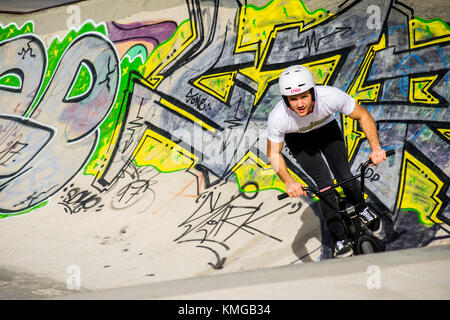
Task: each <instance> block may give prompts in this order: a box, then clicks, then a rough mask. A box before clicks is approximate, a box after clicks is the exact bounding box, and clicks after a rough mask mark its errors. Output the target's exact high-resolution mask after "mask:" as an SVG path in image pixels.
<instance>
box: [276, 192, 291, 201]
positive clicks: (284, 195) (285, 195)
mask: <svg viewBox="0 0 450 320" xmlns="http://www.w3.org/2000/svg"><path fill="white" fill-rule="evenodd" d="M288 197H289V195H288V194H287V193H283V194H280V195H278V196H277V198H278V200H283V199H286V198H288Z"/></svg>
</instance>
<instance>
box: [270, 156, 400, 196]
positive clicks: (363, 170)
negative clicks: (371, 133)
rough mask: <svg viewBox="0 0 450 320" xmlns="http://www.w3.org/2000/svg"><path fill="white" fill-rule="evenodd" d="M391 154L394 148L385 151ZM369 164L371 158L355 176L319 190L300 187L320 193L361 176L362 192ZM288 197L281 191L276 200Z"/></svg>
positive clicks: (316, 193)
mask: <svg viewBox="0 0 450 320" xmlns="http://www.w3.org/2000/svg"><path fill="white" fill-rule="evenodd" d="M393 154H395V150H394V149H391V150H388V151H386V157H390V156H392V155H393ZM370 164H372V160H370V159H369V160H367V161H366V162H365V163H364V164H363V165H362V166H361V173H360V174H358V175H356V176H352V177H351V178H348V179H346V180H344V181H342V182H340V183H336V184H333V185H331V186H328V187H326V188H324V189H322V190H320V191H318V190H316V189H314V188H311V187H303V188H302V189H303V190H305V191H311V192H312V193H314V194H315V195H318V194H320V193H321V192H323V191H325V190H329V189H334V188H336V187H339V186H340V185H342V184H344V183H346V182H348V181H350V180H353V179H356V178H359V177H361V186H362V188H361V192H364V190H363V189H364V173H365V171H366V168H367V167H368V166H369V165H370ZM288 197H289V195H288V194H287V193H283V194H280V195H278V196H277V198H278V200H283V199H286V198H288Z"/></svg>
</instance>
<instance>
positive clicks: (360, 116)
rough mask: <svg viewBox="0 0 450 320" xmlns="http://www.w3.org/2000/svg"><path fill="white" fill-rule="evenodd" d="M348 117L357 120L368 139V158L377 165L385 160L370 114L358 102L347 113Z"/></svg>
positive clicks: (384, 153)
mask: <svg viewBox="0 0 450 320" xmlns="http://www.w3.org/2000/svg"><path fill="white" fill-rule="evenodd" d="M348 116H349V117H350V118H352V119H354V120H357V121H358V122H359V124H360V125H361V128H362V130H363V132H364V134H365V135H366V137H367V140H368V141H369V144H370V148H371V150H372V152H371V153H370V155H369V159H371V160H372V162H373V164H375V165H377V164H379V163H381V162H383V161H384V160H386V152H385V151H384V150H383V149H381V146H380V140H379V139H378V132H377V126H376V124H375V120H374V119H373V117H372V115H371V114H370V113H369V111H367V110H366V109H365V108H363V107H362V106H361V105H360V104H359V103H358V102H356V103H355V109H354V110H353V112H352V113H350V114H349V115H348Z"/></svg>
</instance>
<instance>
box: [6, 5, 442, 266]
mask: <svg viewBox="0 0 450 320" xmlns="http://www.w3.org/2000/svg"><path fill="white" fill-rule="evenodd" d="M177 10H179V8H178V9H177ZM183 12H184V13H185V15H184V16H180V17H179V20H167V19H165V18H164V16H161V17H158V19H153V20H152V21H147V20H145V21H132V22H118V21H105V22H94V21H92V20H88V21H85V22H84V23H83V24H82V26H80V27H79V28H73V29H71V30H67V33H66V34H65V35H64V36H63V37H59V36H55V37H54V38H53V39H52V41H51V43H49V44H44V42H43V40H42V39H41V37H39V36H38V35H36V34H35V32H34V29H35V27H36V26H35V25H34V23H33V21H29V22H27V23H25V24H23V25H20V26H19V25H16V24H9V25H0V218H2V219H5V218H7V219H11V217H12V216H17V215H26V214H28V213H30V212H33V211H36V210H38V208H45V207H46V206H48V205H49V203H50V202H52V203H57V204H58V208H59V210H60V212H61V213H65V214H68V215H74V214H90V213H95V212H101V211H105V210H117V211H123V210H125V211H126V210H134V211H136V210H137V211H139V212H151V213H152V214H157V213H158V212H159V211H161V210H162V209H163V208H165V207H166V206H169V205H170V206H173V207H175V208H177V206H178V208H179V211H180V212H179V216H180V217H181V218H180V219H181V221H182V222H181V224H179V225H178V226H174V228H177V230H178V233H179V234H178V236H177V237H175V238H174V239H173V241H175V242H177V243H185V242H191V243H193V244H194V245H197V246H198V247H200V248H203V249H206V250H209V251H212V252H214V253H215V254H216V255H217V257H218V258H217V261H216V262H214V263H211V267H212V268H214V269H220V268H223V267H224V265H226V259H225V258H223V257H222V256H219V255H218V254H217V252H218V250H219V249H217V248H216V249H213V246H216V247H220V248H221V249H220V250H222V251H224V252H226V251H227V250H229V248H230V243H234V242H232V240H231V239H232V238H233V241H236V238H237V239H239V237H240V236H242V234H246V235H252V236H254V237H256V236H263V237H266V238H268V239H271V240H273V241H279V242H280V241H281V240H280V238H279V237H278V235H277V234H276V232H275V233H272V232H268V231H267V230H265V229H264V228H261V227H259V226H258V223H259V222H261V221H262V220H267V219H269V220H270V219H277V216H279V215H286V214H288V215H291V214H299V212H300V211H299V210H300V207H301V205H299V203H298V202H296V201H290V200H285V201H284V202H273V201H272V202H270V205H268V203H267V199H266V198H265V195H266V194H268V193H269V191H270V190H277V191H278V192H282V191H283V190H284V185H283V183H282V181H281V180H280V179H279V178H278V177H277V175H276V174H275V172H274V170H273V169H272V168H271V167H270V164H269V163H268V159H267V157H266V154H265V151H266V121H267V116H268V114H269V112H270V111H271V110H272V108H273V107H274V105H275V104H276V103H277V102H278V101H279V99H280V96H279V93H278V91H277V81H278V77H279V75H280V73H281V71H282V70H283V69H285V68H286V67H288V66H290V65H293V64H303V65H306V66H307V67H309V68H310V70H311V71H312V72H313V74H314V77H315V80H316V82H317V83H318V84H322V85H331V86H336V87H338V88H340V89H342V90H344V91H346V92H347V93H349V94H350V95H352V96H353V97H354V98H355V99H356V100H357V101H358V102H359V103H360V104H361V105H362V106H364V107H365V108H366V109H367V110H368V111H369V112H370V113H371V114H372V116H373V117H374V119H375V120H376V123H377V127H378V131H379V136H380V140H381V143H382V146H383V148H385V149H386V150H390V149H395V151H396V154H395V156H393V157H390V158H389V159H388V160H387V161H386V162H385V163H384V164H383V165H382V166H380V167H372V168H370V170H369V172H368V173H367V183H366V184H367V190H366V192H367V199H368V200H367V201H368V202H369V203H370V204H371V205H372V206H373V207H374V208H376V210H377V211H378V212H379V214H380V216H381V217H382V219H383V222H384V226H385V228H384V230H383V232H382V234H381V236H382V237H383V238H384V240H385V241H386V243H387V249H388V250H393V249H402V248H408V247H418V246H426V245H429V244H431V243H434V242H436V241H440V240H444V239H447V238H449V237H450V225H449V224H450V208H449V206H448V198H449V182H450V180H449V175H450V163H449V162H450V157H449V154H450V153H449V150H450V149H449V143H450V141H449V140H450V124H449V119H450V115H449V112H448V111H447V109H448V101H449V97H450V92H449V90H448V82H449V73H448V71H449V65H448V63H450V50H449V46H448V45H449V44H450V27H449V25H448V24H447V23H446V22H445V21H443V20H441V19H439V13H437V14H436V19H432V20H424V19H421V18H420V17H416V16H415V15H414V8H411V7H409V6H407V5H404V4H402V3H401V2H398V1H393V0H392V1H385V0H370V1H368V0H361V1H345V2H343V4H342V5H341V6H340V7H339V11H337V12H329V11H328V10H327V8H324V9H319V10H316V11H314V12H311V11H309V10H308V8H307V7H306V6H305V5H304V4H303V3H302V2H301V1H285V0H272V1H268V2H267V4H266V5H264V6H262V7H256V6H254V5H248V4H246V3H243V2H242V1H238V0H228V1H225V0H223V1H199V0H187V1H186V4H185V7H184V9H183ZM337 119H338V120H339V124H340V126H341V129H342V132H343V134H344V136H345V140H346V145H347V149H348V155H349V159H350V161H351V164H352V170H353V171H354V172H355V173H356V172H357V170H358V167H359V165H360V164H361V163H362V162H363V161H365V159H367V157H368V155H369V151H370V148H369V145H368V143H367V140H366V139H365V136H364V133H363V132H362V131H361V128H360V127H359V126H358V123H357V122H355V121H353V120H352V119H350V118H347V117H345V116H342V115H337ZM283 154H284V156H285V158H286V161H287V163H288V166H289V170H290V172H291V173H292V175H294V176H295V177H296V179H297V180H298V181H302V182H303V183H305V184H307V185H310V184H312V181H311V180H310V178H309V177H308V176H307V175H306V174H305V173H304V172H303V170H302V168H301V166H300V165H299V164H298V163H296V161H295V160H294V159H293V158H292V156H291V155H290V154H289V152H288V150H287V149H285V150H283ZM174 173H177V174H183V177H185V178H184V180H176V179H173V174H174ZM186 177H188V178H186ZM180 181H183V182H180ZM158 184H166V185H170V188H172V189H173V190H175V191H176V192H174V193H172V194H170V195H167V194H161V193H160V194H158V189H157V188H156V186H157V185H158ZM188 189H189V192H187V191H186V190H188ZM230 190H232V192H230ZM271 197H272V194H271ZM180 198H182V199H183V201H180ZM308 201H309V200H308ZM186 203H189V206H188V208H189V209H185V205H186ZM274 204H276V205H274ZM308 205H309V206H311V208H313V209H314V210H316V211H317V206H315V201H314V200H311V201H309V202H308ZM303 209H304V208H303ZM270 221H272V220H270ZM0 223H1V220H0ZM322 230H323V226H322ZM323 232H325V231H323ZM322 240H323V242H324V243H326V235H324V236H323V238H322ZM325 247H326V246H325ZM325 247H324V246H321V245H320V244H319V247H318V248H319V249H321V258H327V257H328V253H327V252H328V251H327V250H325V249H324V248H325ZM307 255H308V253H306V254H305V256H307Z"/></svg>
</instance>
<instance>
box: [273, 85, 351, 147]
mask: <svg viewBox="0 0 450 320" xmlns="http://www.w3.org/2000/svg"><path fill="white" fill-rule="evenodd" d="M315 93H316V94H315V95H316V103H315V105H314V110H313V112H312V113H310V114H308V115H307V116H305V117H300V116H298V115H297V114H296V113H295V112H294V111H292V110H291V109H289V108H288V107H287V106H286V104H285V103H284V100H283V99H281V101H280V102H278V103H277V104H276V105H275V107H274V108H273V110H272V111H271V112H270V114H269V117H268V120H267V138H269V140H270V141H272V142H275V143H280V142H283V141H284V135H285V134H286V133H292V132H299V133H304V132H308V131H311V130H315V129H318V128H320V127H322V126H324V125H326V124H327V123H330V122H331V121H333V120H334V119H335V114H336V112H337V111H339V112H341V113H343V114H345V115H349V114H350V113H352V112H353V110H354V109H355V99H353V98H352V97H351V96H350V95H349V94H347V93H345V92H344V91H342V90H340V89H338V88H335V87H330V86H316V91H315Z"/></svg>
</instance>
